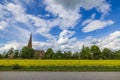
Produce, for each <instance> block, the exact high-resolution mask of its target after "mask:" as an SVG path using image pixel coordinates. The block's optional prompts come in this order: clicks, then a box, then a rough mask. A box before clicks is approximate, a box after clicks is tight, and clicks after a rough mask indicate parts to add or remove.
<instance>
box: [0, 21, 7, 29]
mask: <svg viewBox="0 0 120 80" xmlns="http://www.w3.org/2000/svg"><path fill="white" fill-rule="evenodd" d="M7 25H8V24H7V23H6V22H5V21H1V22H0V30H3V29H5V27H6V26H7Z"/></svg>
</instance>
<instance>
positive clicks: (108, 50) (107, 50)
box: [102, 48, 113, 59]
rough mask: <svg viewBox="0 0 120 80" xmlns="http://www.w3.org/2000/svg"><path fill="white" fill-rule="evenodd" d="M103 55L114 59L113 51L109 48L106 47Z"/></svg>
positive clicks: (105, 57) (104, 57)
mask: <svg viewBox="0 0 120 80" xmlns="http://www.w3.org/2000/svg"><path fill="white" fill-rule="evenodd" d="M102 57H103V59H112V58H113V52H112V51H111V50H110V49H108V48H104V49H103V51H102Z"/></svg>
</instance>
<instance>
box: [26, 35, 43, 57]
mask: <svg viewBox="0 0 120 80" xmlns="http://www.w3.org/2000/svg"><path fill="white" fill-rule="evenodd" d="M27 47H29V48H32V34H31V35H30V39H29V42H28V45H27ZM34 51H35V54H34V56H35V57H36V58H38V59H43V58H44V50H34Z"/></svg>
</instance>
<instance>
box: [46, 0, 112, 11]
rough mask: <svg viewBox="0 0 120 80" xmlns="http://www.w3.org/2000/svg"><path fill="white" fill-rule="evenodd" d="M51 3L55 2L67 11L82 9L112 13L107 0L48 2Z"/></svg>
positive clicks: (59, 0) (61, 0)
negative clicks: (94, 9)
mask: <svg viewBox="0 0 120 80" xmlns="http://www.w3.org/2000/svg"><path fill="white" fill-rule="evenodd" d="M48 1H49V2H52V3H53V2H54V3H56V4H61V5H62V6H63V7H64V8H65V9H72V10H77V11H78V10H79V8H80V7H83V8H85V9H86V10H90V9H93V8H96V9H97V10H98V11H100V12H102V13H107V12H109V11H110V4H108V3H107V2H106V1H105V0H97V1H96V0H52V1H51V0H48Z"/></svg>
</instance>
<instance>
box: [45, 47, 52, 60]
mask: <svg viewBox="0 0 120 80" xmlns="http://www.w3.org/2000/svg"><path fill="white" fill-rule="evenodd" d="M45 58H46V59H54V51H53V50H52V48H48V49H47V51H46V52H45Z"/></svg>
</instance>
